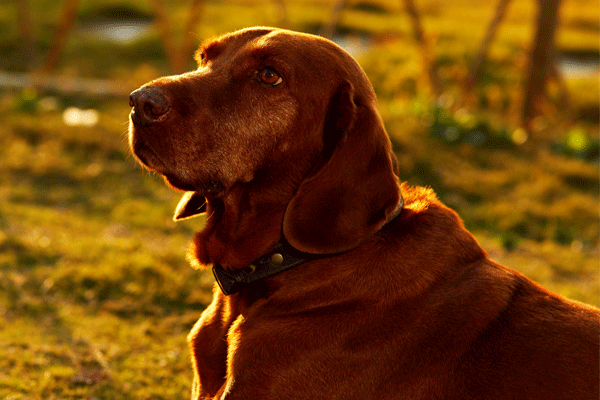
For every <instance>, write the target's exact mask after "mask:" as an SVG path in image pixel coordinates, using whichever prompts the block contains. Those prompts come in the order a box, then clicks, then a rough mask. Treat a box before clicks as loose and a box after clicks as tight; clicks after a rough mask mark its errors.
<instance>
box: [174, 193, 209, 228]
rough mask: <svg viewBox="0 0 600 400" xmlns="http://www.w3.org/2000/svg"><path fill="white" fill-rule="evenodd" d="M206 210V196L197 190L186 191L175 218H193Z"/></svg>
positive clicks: (178, 205)
mask: <svg viewBox="0 0 600 400" xmlns="http://www.w3.org/2000/svg"><path fill="white" fill-rule="evenodd" d="M205 211H206V198H205V197H204V196H202V195H200V194H198V193H196V192H185V194H184V195H183V197H181V200H179V204H177V208H176V209H175V215H174V216H173V220H175V221H180V220H182V219H186V218H191V217H194V216H196V215H198V214H202V213H203V212H205Z"/></svg>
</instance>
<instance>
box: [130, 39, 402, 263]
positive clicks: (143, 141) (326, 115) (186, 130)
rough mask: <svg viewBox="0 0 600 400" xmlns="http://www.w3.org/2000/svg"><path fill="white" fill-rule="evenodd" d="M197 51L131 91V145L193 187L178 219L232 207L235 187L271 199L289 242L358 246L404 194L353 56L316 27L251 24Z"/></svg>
mask: <svg viewBox="0 0 600 400" xmlns="http://www.w3.org/2000/svg"><path fill="white" fill-rule="evenodd" d="M195 58H196V61H197V62H198V68H197V69H196V70H195V71H192V72H189V73H185V74H182V75H177V76H169V77H164V78H160V79H157V80H155V81H152V82H150V83H148V84H146V85H144V86H142V87H141V88H140V89H138V90H136V91H134V92H133V93H132V94H131V96H130V105H131V106H132V107H133V110H132V113H131V121H130V136H129V137H130V145H131V148H132V150H133V153H134V154H135V155H136V156H137V158H138V159H139V160H140V162H141V163H143V164H144V165H145V166H146V167H147V168H149V169H151V170H154V171H156V172H158V173H160V174H162V175H163V176H164V177H165V179H166V181H167V182H168V183H169V184H170V185H171V186H173V187H175V188H177V189H180V190H184V191H186V192H187V193H186V194H185V195H184V197H183V199H182V201H181V203H180V205H179V206H178V209H177V212H176V215H175V218H176V219H181V218H186V217H190V216H193V215H195V214H198V213H201V212H205V211H206V210H209V211H210V212H212V213H218V214H224V213H227V212H228V210H227V205H226V202H222V201H221V202H220V199H221V200H222V199H225V198H226V197H227V196H228V195H229V194H230V193H232V192H234V191H235V192H236V193H238V195H237V199H238V200H237V201H238V202H240V201H247V202H251V203H252V204H260V203H261V199H264V201H263V203H264V204H265V205H267V204H271V205H275V206H274V207H275V209H280V210H281V212H280V213H277V212H276V213H274V215H273V218H278V219H279V221H278V223H279V224H280V226H281V227H282V232H283V235H284V237H285V239H286V240H287V241H288V242H289V243H290V244H291V245H293V246H294V247H296V248H297V249H299V250H301V251H305V252H309V253H317V254H323V253H335V252H341V251H345V250H348V249H351V248H353V247H356V246H357V245H358V244H360V242H361V241H363V240H364V239H365V238H366V237H368V236H369V235H371V234H372V233H373V232H375V231H377V230H378V229H379V228H380V227H381V226H382V225H383V224H384V223H385V221H386V219H387V217H388V216H389V215H390V214H391V213H393V212H394V210H395V209H396V207H397V206H398V204H399V202H400V199H401V196H400V189H399V181H398V178H397V176H396V174H395V157H394V155H393V153H392V151H391V145H390V141H389V139H388V137H387V134H386V132H385V129H384V128H383V124H382V122H381V119H380V117H379V115H378V113H377V110H376V99H375V95H374V92H373V89H372V87H371V85H370V83H369V81H368V79H367V77H366V76H365V74H364V73H363V71H362V69H361V68H360V66H359V65H358V64H357V63H356V61H355V60H354V59H353V58H352V57H351V56H350V55H348V54H347V53H346V52H345V51H344V50H342V49H341V48H340V47H338V46H337V45H335V44H334V43H332V42H330V41H328V40H325V39H323V38H320V37H317V36H313V35H307V34H301V33H296V32H291V31H286V30H279V29H271V28H252V29H246V30H242V31H238V32H234V33H232V34H229V35H225V36H222V37H220V38H218V39H216V40H213V41H210V42H209V43H208V44H206V45H204V46H202V47H201V48H200V49H199V50H198V51H197V52H196V56H195ZM240 192H243V195H239V193H240ZM276 204H278V206H276ZM257 209H258V208H257ZM245 212H246V213H252V212H253V211H252V210H246V211H245ZM218 220H219V216H217V217H216V218H214V222H213V224H218ZM275 240H278V238H275Z"/></svg>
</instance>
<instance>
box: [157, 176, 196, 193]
mask: <svg viewBox="0 0 600 400" xmlns="http://www.w3.org/2000/svg"><path fill="white" fill-rule="evenodd" d="M163 176H164V177H165V180H166V181H167V183H168V184H169V185H170V186H172V187H174V188H175V189H178V190H183V191H185V192H197V191H198V188H197V187H196V186H194V185H191V184H189V183H185V182H182V181H181V180H180V179H178V178H177V177H176V176H175V175H172V174H168V173H164V174H163Z"/></svg>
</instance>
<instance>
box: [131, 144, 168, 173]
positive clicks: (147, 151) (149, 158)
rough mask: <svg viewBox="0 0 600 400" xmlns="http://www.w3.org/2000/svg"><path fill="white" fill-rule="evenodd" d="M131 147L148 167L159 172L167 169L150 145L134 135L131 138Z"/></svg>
mask: <svg viewBox="0 0 600 400" xmlns="http://www.w3.org/2000/svg"><path fill="white" fill-rule="evenodd" d="M131 149H132V152H133V154H134V155H135V156H136V158H137V159H138V160H139V161H140V162H141V163H142V164H144V165H145V166H146V167H147V168H148V169H150V170H153V171H157V172H159V173H163V172H165V171H166V170H167V166H166V165H165V163H164V162H163V160H162V159H161V158H160V157H159V156H158V154H156V152H155V151H154V150H153V149H152V147H150V146H148V144H147V143H146V142H145V141H143V140H142V139H140V138H139V137H136V136H135V135H132V138H131Z"/></svg>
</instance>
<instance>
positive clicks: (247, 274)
mask: <svg viewBox="0 0 600 400" xmlns="http://www.w3.org/2000/svg"><path fill="white" fill-rule="evenodd" d="M403 206H404V201H403V199H402V197H401V198H400V203H399V205H398V208H397V209H396V211H394V212H393V213H392V214H391V215H390V216H389V217H388V219H387V220H386V222H385V223H384V225H383V226H385V225H386V224H388V223H389V222H390V221H392V220H393V219H394V218H396V217H397V216H398V215H399V214H400V212H401V211H402V209H403ZM383 226H382V228H383ZM334 255H335V254H323V255H315V254H308V253H302V252H300V251H298V250H297V249H294V248H293V247H292V246H291V245H290V244H289V243H285V242H284V243H278V244H277V246H275V248H273V250H271V251H270V252H268V253H266V254H264V255H262V256H261V257H259V258H257V259H256V260H254V261H252V263H250V264H249V265H248V266H247V267H245V268H242V269H236V270H226V269H225V268H223V267H222V266H221V265H219V264H214V265H213V274H214V276H215V279H216V281H217V283H218V284H219V287H220V288H221V291H222V292H223V294H225V295H230V294H232V293H237V292H239V291H241V290H243V289H244V288H246V287H249V286H250V285H252V284H253V283H255V282H258V281H262V280H263V279H266V278H270V277H273V276H275V275H278V274H280V273H282V272H285V271H288V270H290V269H292V268H295V267H297V266H299V265H301V264H304V263H305V262H308V261H311V260H315V259H320V258H326V257H331V256H334Z"/></svg>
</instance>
